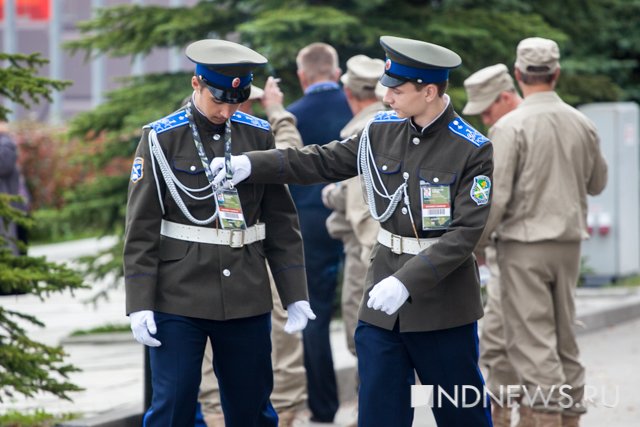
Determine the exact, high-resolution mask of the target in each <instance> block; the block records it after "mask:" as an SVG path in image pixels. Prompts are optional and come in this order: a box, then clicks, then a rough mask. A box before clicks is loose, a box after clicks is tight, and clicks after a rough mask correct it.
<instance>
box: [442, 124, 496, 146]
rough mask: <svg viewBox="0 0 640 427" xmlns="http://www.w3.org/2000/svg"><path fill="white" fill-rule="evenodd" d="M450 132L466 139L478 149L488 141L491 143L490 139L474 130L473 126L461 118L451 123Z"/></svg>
mask: <svg viewBox="0 0 640 427" xmlns="http://www.w3.org/2000/svg"><path fill="white" fill-rule="evenodd" d="M449 130H450V131H451V132H453V133H455V134H456V135H459V136H461V137H462V138H464V139H466V140H467V141H469V142H470V143H472V144H473V145H475V146H476V147H482V146H483V145H484V144H485V143H486V142H487V141H489V138H487V137H486V136H484V135H483V134H481V133H480V132H478V131H477V130H475V129H474V128H472V127H471V125H469V124H468V123H467V122H465V121H464V120H462V119H461V118H460V117H456V118H455V119H453V120H452V121H451V123H449Z"/></svg>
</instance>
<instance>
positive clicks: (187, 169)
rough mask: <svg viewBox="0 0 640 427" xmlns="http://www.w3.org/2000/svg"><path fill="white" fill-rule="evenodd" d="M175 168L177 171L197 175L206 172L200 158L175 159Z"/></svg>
mask: <svg viewBox="0 0 640 427" xmlns="http://www.w3.org/2000/svg"><path fill="white" fill-rule="evenodd" d="M173 168H174V169H175V170H177V171H180V172H184V173H188V174H191V175H197V174H199V173H204V166H202V161H201V160H200V159H174V160H173Z"/></svg>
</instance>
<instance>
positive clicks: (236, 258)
mask: <svg viewBox="0 0 640 427" xmlns="http://www.w3.org/2000/svg"><path fill="white" fill-rule="evenodd" d="M192 112H193V116H194V119H195V122H196V125H197V126H198V130H199V134H200V138H201V139H202V142H203V145H204V148H205V152H206V154H207V157H208V158H209V159H213V158H214V157H216V156H223V155H224V126H222V128H220V126H216V125H214V124H213V123H211V122H209V121H208V120H207V119H206V118H205V117H204V116H202V115H201V114H200V113H199V112H198V111H197V109H196V108H192ZM231 122H232V123H231V135H232V136H231V138H232V152H233V153H234V154H238V153H242V152H245V151H249V150H266V149H269V148H273V147H274V139H273V135H272V133H271V131H270V130H269V125H268V123H267V122H265V121H264V120H260V119H257V118H255V117H253V116H250V115H247V114H244V113H240V112H237V113H235V114H234V116H233V118H232V120H231ZM151 129H155V130H156V131H157V132H158V141H159V143H160V146H161V148H162V150H163V152H164V153H165V156H166V158H167V160H168V162H169V164H170V165H171V168H172V170H173V173H174V174H175V175H176V176H177V178H178V179H179V180H180V182H182V183H183V184H184V185H186V186H188V187H191V188H202V187H205V186H206V185H207V184H208V180H207V177H206V175H205V173H204V168H203V166H202V162H201V160H200V157H199V156H198V152H197V150H196V147H195V145H194V141H193V137H192V133H191V129H190V127H189V125H188V121H187V120H186V115H185V112H184V110H178V111H177V112H176V113H174V114H172V115H170V116H168V117H166V118H164V119H161V120H159V121H157V122H154V123H152V124H151V125H150V126H149V127H145V129H144V133H143V135H142V139H141V140H140V143H139V145H138V148H137V150H136V160H135V162H134V165H135V164H136V163H138V164H140V163H142V165H141V167H140V166H138V170H135V168H134V172H133V173H132V182H130V184H129V201H128V205H127V222H126V235H125V247H124V270H125V285H126V294H127V298H126V299H127V301H126V306H127V308H126V309H127V313H131V312H134V311H139V310H153V311H160V312H165V313H171V314H177V315H182V316H190V317H197V318H203V319H213V320H227V319H235V318H242V317H249V316H256V315H259V314H263V313H266V312H268V311H270V310H271V308H272V302H271V301H272V300H271V291H270V286H269V277H268V275H267V268H266V264H265V260H267V261H268V262H269V266H270V267H271V270H272V272H273V276H274V279H275V283H276V287H277V289H278V293H279V295H280V299H281V301H282V303H283V305H284V306H285V307H286V306H287V305H288V304H290V303H292V302H295V301H300V300H307V299H308V297H307V287H306V278H305V270H304V258H303V250H302V239H301V236H300V230H299V225H298V217H297V213H296V210H295V207H294V205H293V201H292V200H291V197H290V195H289V192H288V190H287V188H286V187H285V186H284V185H280V184H269V185H262V184H245V183H242V184H240V185H238V186H237V189H238V192H239V194H240V200H241V202H242V209H243V212H244V216H245V220H246V223H247V226H252V225H254V224H255V223H256V222H258V221H260V222H263V223H265V224H266V239H265V240H262V241H258V242H256V243H253V244H249V245H245V246H244V247H242V248H231V247H230V246H226V245H214V244H208V243H197V242H190V241H185V240H177V239H173V238H169V237H166V236H161V235H160V224H161V220H162V219H166V220H169V221H173V222H177V223H181V224H187V225H194V224H192V223H190V221H189V220H188V219H187V218H186V217H185V215H184V214H183V213H182V212H181V211H180V209H179V208H178V206H177V204H176V202H175V200H174V199H173V198H172V197H171V195H170V193H169V191H168V190H167V186H166V183H165V181H164V179H163V178H162V175H161V174H160V171H159V170H158V176H159V179H158V181H157V182H156V180H155V179H154V174H153V169H152V162H153V158H152V155H151V153H150V149H149V143H148V136H149V132H150V131H151ZM139 159H142V160H139ZM157 168H158V165H157V164H156V169H157ZM134 181H135V182H134ZM209 192H210V191H209ZM201 194H206V192H203V193H201ZM181 195H182V196H183V197H182V199H183V200H184V202H185V204H186V205H187V207H188V209H189V211H190V212H191V213H192V215H193V216H194V217H196V218H197V219H206V218H208V217H210V216H211V215H212V214H213V213H214V211H215V201H214V199H213V198H209V199H206V200H202V201H198V200H193V199H191V198H189V197H186V196H184V195H183V194H182V193H181ZM161 204H162V206H163V207H164V214H163V211H162V207H161ZM215 226H216V222H213V223H211V224H209V225H206V226H205V227H209V228H214V227H215Z"/></svg>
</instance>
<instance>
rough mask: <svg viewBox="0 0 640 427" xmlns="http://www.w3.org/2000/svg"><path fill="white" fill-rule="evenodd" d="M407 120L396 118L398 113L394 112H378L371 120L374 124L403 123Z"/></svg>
mask: <svg viewBox="0 0 640 427" xmlns="http://www.w3.org/2000/svg"><path fill="white" fill-rule="evenodd" d="M405 120H407V119H401V118H400V117H398V113H396V112H395V111H380V112H379V113H378V114H376V115H375V117H374V118H373V121H374V122H403V121H405Z"/></svg>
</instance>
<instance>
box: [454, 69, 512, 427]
mask: <svg viewBox="0 0 640 427" xmlns="http://www.w3.org/2000/svg"><path fill="white" fill-rule="evenodd" d="M464 89H465V91H466V92H467V104H466V105H465V106H464V109H463V110H462V112H463V113H464V114H467V115H470V116H474V115H480V116H481V118H482V122H483V123H484V124H485V125H486V126H493V125H494V124H495V122H497V121H498V120H499V119H500V118H501V117H502V116H504V115H505V114H507V113H509V112H510V111H513V110H514V109H515V108H516V107H517V106H518V105H520V103H521V102H522V98H521V97H520V95H519V94H518V92H517V91H516V88H515V85H514V83H513V79H512V78H511V76H510V75H509V70H508V69H507V66H506V65H504V64H496V65H491V66H489V67H485V68H483V69H481V70H478V71H476V72H475V73H473V74H472V75H470V76H469V77H467V79H466V80H465V81H464ZM478 259H479V261H481V260H482V259H484V262H485V266H486V268H487V269H488V271H489V273H490V275H489V280H488V282H487V286H486V289H487V302H486V304H485V307H484V318H483V319H482V332H481V335H480V366H482V367H484V368H485V369H486V372H487V373H488V377H487V388H488V389H489V391H490V392H491V393H492V395H493V396H500V391H501V389H502V390H504V389H505V387H506V386H508V385H516V384H519V380H518V375H517V374H516V372H515V370H514V368H513V366H511V362H510V361H509V357H508V356H507V348H506V344H505V340H504V318H503V315H502V306H501V304H500V269H499V268H498V261H497V260H496V248H495V244H493V242H491V243H489V244H487V246H486V248H485V250H484V252H483V253H482V254H479V256H478ZM491 411H492V418H493V426H494V427H509V426H511V408H508V407H506V405H503V404H501V402H493V405H491Z"/></svg>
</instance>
